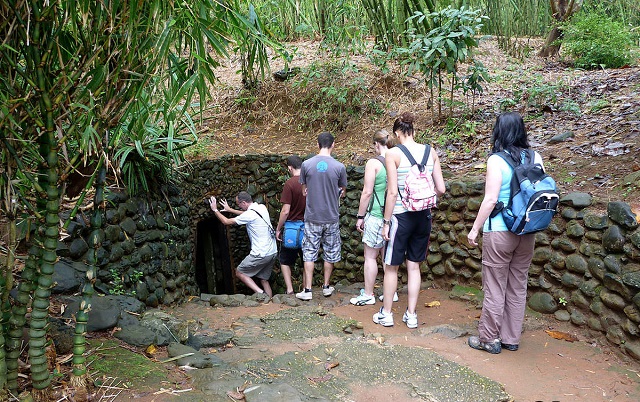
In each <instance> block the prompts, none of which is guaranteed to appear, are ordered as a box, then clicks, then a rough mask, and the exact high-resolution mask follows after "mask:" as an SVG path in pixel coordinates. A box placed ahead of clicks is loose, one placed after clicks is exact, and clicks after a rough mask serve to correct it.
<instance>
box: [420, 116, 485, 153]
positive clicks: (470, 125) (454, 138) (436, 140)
mask: <svg viewBox="0 0 640 402" xmlns="http://www.w3.org/2000/svg"><path fill="white" fill-rule="evenodd" d="M478 124H479V123H478V122H476V121H472V120H469V119H468V118H467V117H466V116H465V117H460V118H453V117H449V118H447V122H446V124H445V126H444V127H443V128H442V129H441V130H439V131H438V132H431V131H424V132H420V133H418V134H417V135H416V141H418V142H424V143H432V144H436V145H439V146H440V147H446V146H447V145H449V144H452V143H462V144H466V143H468V142H469V141H467V140H468V139H472V138H474V137H475V136H476V127H477V126H478ZM465 147H466V145H465ZM467 151H468V149H467Z"/></svg>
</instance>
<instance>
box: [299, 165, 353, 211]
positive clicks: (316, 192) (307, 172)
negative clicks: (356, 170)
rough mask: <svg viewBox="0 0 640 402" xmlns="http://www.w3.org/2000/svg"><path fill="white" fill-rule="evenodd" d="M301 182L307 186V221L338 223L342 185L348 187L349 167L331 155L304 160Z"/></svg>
mask: <svg viewBox="0 0 640 402" xmlns="http://www.w3.org/2000/svg"><path fill="white" fill-rule="evenodd" d="M300 183H301V184H303V185H306V186H307V205H306V208H305V212H304V220H305V222H311V223H318V224H326V223H336V222H338V220H339V218H340V214H339V209H340V200H339V198H340V187H344V188H346V187H347V169H346V168H345V167H344V165H343V164H342V163H340V162H338V161H337V160H335V159H333V158H332V157H331V156H324V155H316V156H314V157H313V158H311V159H308V160H306V161H304V162H302V167H301V169H300Z"/></svg>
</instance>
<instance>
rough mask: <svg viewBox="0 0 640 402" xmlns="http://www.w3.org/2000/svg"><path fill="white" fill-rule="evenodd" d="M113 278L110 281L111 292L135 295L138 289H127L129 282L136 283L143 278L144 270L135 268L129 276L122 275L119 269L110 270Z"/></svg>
mask: <svg viewBox="0 0 640 402" xmlns="http://www.w3.org/2000/svg"><path fill="white" fill-rule="evenodd" d="M109 275H110V276H111V280H110V281H109V286H110V288H109V294H112V295H135V294H136V291H135V290H132V291H127V283H129V284H131V285H134V286H135V284H136V283H138V282H139V281H140V279H142V277H143V276H144V273H143V272H142V271H138V270H133V271H132V272H131V273H130V274H128V277H125V276H123V275H121V274H120V273H119V272H118V270H117V269H115V268H111V269H110V270H109Z"/></svg>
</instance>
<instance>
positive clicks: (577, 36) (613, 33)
mask: <svg viewBox="0 0 640 402" xmlns="http://www.w3.org/2000/svg"><path fill="white" fill-rule="evenodd" d="M563 31H564V39H563V40H562V44H563V46H564V49H565V51H566V52H568V53H569V54H570V55H571V56H572V57H573V58H574V63H575V65H576V67H580V68H587V69H590V68H599V67H608V68H618V67H623V66H625V65H628V64H630V63H631V61H632V60H633V54H632V49H633V40H632V36H631V33H630V32H629V30H628V29H627V28H626V27H625V26H624V25H622V24H621V23H619V22H616V21H614V20H613V19H611V18H610V17H608V16H606V15H604V14H602V13H600V12H592V13H580V14H578V15H576V17H575V18H573V19H572V20H571V21H570V22H569V23H568V24H567V25H566V26H565V27H564V29H563Z"/></svg>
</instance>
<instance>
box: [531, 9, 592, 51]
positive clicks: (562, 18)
mask: <svg viewBox="0 0 640 402" xmlns="http://www.w3.org/2000/svg"><path fill="white" fill-rule="evenodd" d="M582 1H583V0H549V6H550V7H551V16H552V17H553V19H554V20H555V21H556V22H554V26H553V28H552V29H551V31H550V32H549V34H548V35H547V40H546V41H545V42H544V45H543V46H542V49H540V51H539V52H538V56H540V57H551V56H557V55H558V54H559V53H560V39H562V30H561V29H560V24H561V23H563V22H566V21H569V19H571V17H572V16H573V15H574V14H575V13H577V12H578V10H580V7H582Z"/></svg>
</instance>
